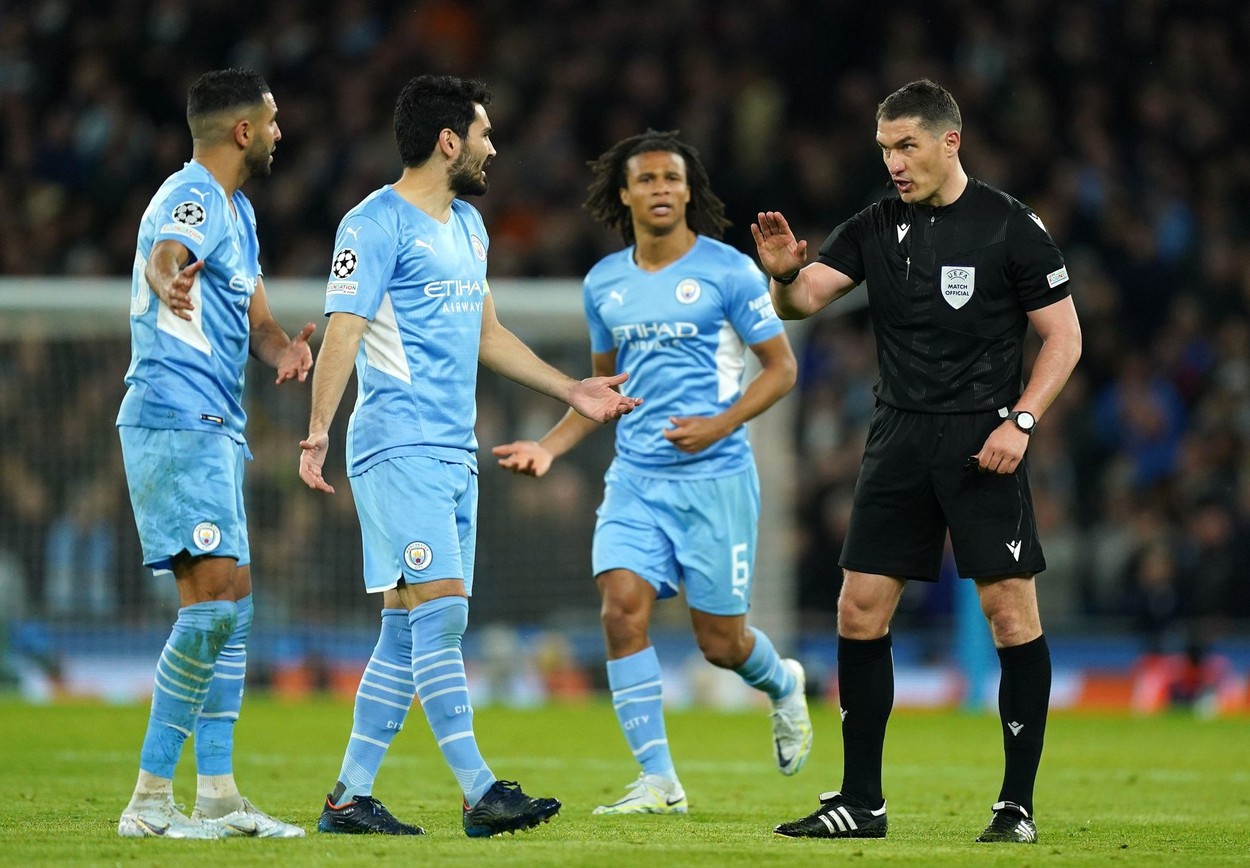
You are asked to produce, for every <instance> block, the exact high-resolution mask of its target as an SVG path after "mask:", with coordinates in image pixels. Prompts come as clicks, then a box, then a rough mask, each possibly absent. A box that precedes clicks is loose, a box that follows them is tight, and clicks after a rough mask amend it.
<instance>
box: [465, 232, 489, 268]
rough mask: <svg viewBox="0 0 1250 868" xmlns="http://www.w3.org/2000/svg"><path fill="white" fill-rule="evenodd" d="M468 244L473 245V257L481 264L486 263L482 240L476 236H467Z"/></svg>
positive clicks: (484, 247)
mask: <svg viewBox="0 0 1250 868" xmlns="http://www.w3.org/2000/svg"><path fill="white" fill-rule="evenodd" d="M469 243H470V244H472V245H473V255H474V256H476V257H477V258H478V259H480V260H481V261H482V262H485V261H486V245H485V244H483V243H482V239H481V238H478V237H477V236H476V235H470V236H469Z"/></svg>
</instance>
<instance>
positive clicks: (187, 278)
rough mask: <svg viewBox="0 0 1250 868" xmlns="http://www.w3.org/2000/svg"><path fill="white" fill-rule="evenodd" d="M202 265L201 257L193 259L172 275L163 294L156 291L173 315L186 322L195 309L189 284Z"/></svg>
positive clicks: (192, 281) (190, 284) (189, 319)
mask: <svg viewBox="0 0 1250 868" xmlns="http://www.w3.org/2000/svg"><path fill="white" fill-rule="evenodd" d="M203 267H204V260H203V259H197V260H195V262H192V263H191V264H190V265H188V266H186V267H185V268H183V269H181V270H180V271H179V272H178V273H177V274H175V275H174V279H173V280H171V281H170V282H169V286H168V287H166V288H165V292H164V293H163V294H162V293H157V295H163V297H162V298H161V301H163V302H165V306H166V307H167V308H169V309H170V310H171V311H172V312H173V314H174V316H176V317H178V318H180V319H185V320H186V321H187V322H190V321H191V311H193V310H195V305H194V304H192V303H191V286H192V285H193V284H194V283H195V275H196V274H198V273H199V271H200V269H202V268H203Z"/></svg>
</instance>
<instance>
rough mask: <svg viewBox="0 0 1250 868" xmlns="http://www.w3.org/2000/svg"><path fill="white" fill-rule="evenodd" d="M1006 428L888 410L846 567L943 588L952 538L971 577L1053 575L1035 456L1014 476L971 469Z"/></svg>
mask: <svg viewBox="0 0 1250 868" xmlns="http://www.w3.org/2000/svg"><path fill="white" fill-rule="evenodd" d="M1001 423H1002V419H1001V418H999V416H998V413H997V412H996V411H989V412H985V413H952V414H940V413H913V412H910V411H906V410H899V409H896V408H894V407H890V406H887V405H885V404H878V405H877V408H876V410H875V411H874V412H873V416H872V425H871V427H870V428H869V429H868V443H867V445H866V446H865V448H864V461H863V464H862V465H861V467H860V471H859V481H858V482H857V483H856V484H855V502H854V505H853V507H852V509H851V521H850V528H849V529H848V531H847V535H846V542H845V543H844V544H843V546H842V558H841V560H839V561H838V563H839V565H840V566H842V567H844V568H845V569H848V570H855V571H857V572H863V573H877V574H880V575H885V576H898V577H900V578H905V579H920V580H921V581H928V582H934V581H937V579H938V575H939V571H940V569H941V564H942V549H943V547H944V545H945V542H946V532H947V530H948V529H949V530H950V536H951V548H952V550H953V551H954V554H955V566H956V568H957V569H958V570H959V575H961V576H963V577H965V578H970V579H971V578H990V577H994V576H1011V575H1020V574H1022V573H1040V572H1041V571H1042V570H1044V569H1046V559H1045V558H1044V557H1043V556H1042V546H1041V543H1040V542H1039V541H1038V538H1037V520H1036V518H1035V517H1034V514H1033V497H1032V495H1031V494H1030V493H1029V479H1028V472H1027V467H1026V465H1027V455H1026V458H1025V461H1022V462H1021V463H1020V466H1019V467H1018V468H1017V469H1016V472H1015V473H1014V474H1012V475H1010V476H1005V475H1002V474H998V473H983V472H981V471H980V470H978V469H977V468H976V465H975V463H971V462H969V460H968V459H969V457H970V456H972V455H973V454H975V453H976V452H979V451H980V449H981V446H982V445H983V444H984V443H985V438H986V437H988V436H989V434H990V432H991V431H993V430H994V429H995V428H996V427H998V425H1000V424H1001ZM970 465H971V466H970Z"/></svg>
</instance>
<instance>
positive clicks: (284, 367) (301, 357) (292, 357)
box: [274, 323, 317, 383]
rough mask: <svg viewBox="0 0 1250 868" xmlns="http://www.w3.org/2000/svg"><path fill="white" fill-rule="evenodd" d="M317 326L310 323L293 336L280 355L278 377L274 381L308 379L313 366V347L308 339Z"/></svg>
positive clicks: (302, 380)
mask: <svg viewBox="0 0 1250 868" xmlns="http://www.w3.org/2000/svg"><path fill="white" fill-rule="evenodd" d="M316 330H317V327H316V326H315V325H313V324H312V323H308V324H307V325H305V326H304V327H303V328H302V329H300V333H299V334H297V335H296V336H295V337H293V338H291V342H290V343H289V344H287V345H286V349H284V350H283V351H282V355H280V356H279V357H278V379H277V380H275V381H274V382H277V383H285V382H286V381H287V380H292V379H298V380H299V381H300V382H301V383H302V382H304V380H306V379H308V372H309V371H310V370H311V369H312V366H313V357H312V348H311V347H309V346H308V339H309V338H310V337H312V333H313V332H315V331H316Z"/></svg>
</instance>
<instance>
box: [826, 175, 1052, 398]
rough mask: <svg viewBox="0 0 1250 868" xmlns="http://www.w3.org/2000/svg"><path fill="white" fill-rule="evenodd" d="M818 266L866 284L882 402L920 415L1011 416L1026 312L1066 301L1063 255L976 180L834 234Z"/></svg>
mask: <svg viewBox="0 0 1250 868" xmlns="http://www.w3.org/2000/svg"><path fill="white" fill-rule="evenodd" d="M819 258H820V261H821V262H823V263H824V264H825V265H828V266H830V267H831V268H836V269H837V270H838V271H840V272H842V273H843V274H845V275H846V276H847V277H849V278H851V279H852V280H854V281H856V282H857V283H858V282H861V281H867V292H868V306H869V309H870V310H871V312H872V320H873V327H874V330H875V332H876V337H877V362H878V365H879V368H880V379H879V380H878V381H877V385H876V388H875V393H876V396H877V398H878V400H880V401H882V402H884V403H886V404H889V405H890V406H892V407H897V408H899V409H902V410H910V411H915V412H921V413H974V412H980V411H985V410H997V409H998V408H1000V407H1010V406H1011V405H1012V403H1013V402H1014V401H1015V400H1016V399H1017V398H1019V397H1020V392H1021V390H1022V388H1023V365H1024V334H1025V330H1026V328H1027V326H1028V319H1027V317H1026V312H1027V311H1030V310H1037V309H1038V308H1042V307H1046V306H1047V305H1049V304H1053V303H1054V302H1056V301H1059V300H1060V299H1062V298H1065V297H1066V296H1067V295H1068V294H1069V292H1068V271H1067V268H1066V267H1065V266H1064V262H1063V254H1062V253H1060V252H1059V248H1058V247H1057V246H1055V242H1054V241H1052V240H1051V237H1050V233H1049V232H1047V231H1046V227H1045V226H1043V225H1042V221H1041V220H1040V219H1039V218H1038V216H1037V215H1036V214H1034V213H1033V212H1032V211H1031V210H1030V209H1029V208H1028V207H1026V206H1025V205H1023V204H1021V203H1020V202H1018V201H1016V200H1015V199H1013V198H1012V197H1011V196H1008V195H1007V194H1006V193H1003V192H1002V191H1000V190H996V189H994V188H993V187H991V186H989V185H988V184H983V183H981V182H980V181H977V180H975V179H973V178H969V179H968V186H967V188H966V189H965V190H964V192H963V195H961V196H960V197H959V199H957V200H956V201H955V202H953V203H951V204H950V205H946V206H944V207H942V208H933V207H930V206H927V205H909V204H906V203H904V202H903V201H902V200H901V199H899V198H897V197H890V198H887V199H883V200H881V201H880V202H877V203H876V204H874V205H870V206H869V207H867V208H865V209H864V210H863V211H860V212H859V213H858V214H856V215H855V216H854V217H852V218H851V219H849V220H847V221H846V222H845V223H843V224H842V225H841V226H839V227H838V228H837V229H835V230H833V232H832V233H831V234H830V235H829V237H828V238H827V239H826V240H825V243H824V244H823V245H821V248H820V255H819Z"/></svg>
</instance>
